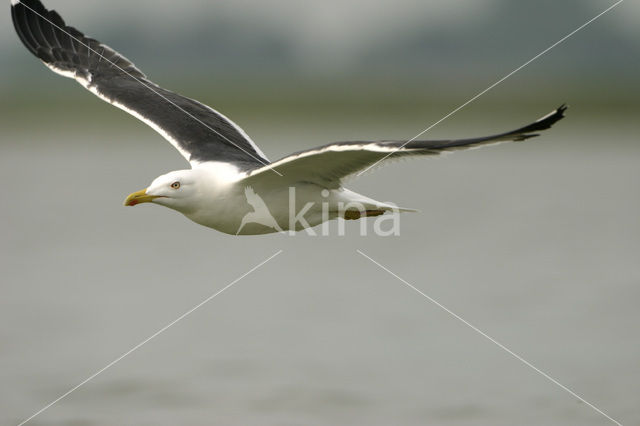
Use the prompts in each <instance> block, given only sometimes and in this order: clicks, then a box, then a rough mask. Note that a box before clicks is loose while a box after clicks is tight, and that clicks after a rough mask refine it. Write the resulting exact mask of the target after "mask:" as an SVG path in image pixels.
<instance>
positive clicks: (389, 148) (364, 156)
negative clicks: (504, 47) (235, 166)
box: [247, 105, 567, 188]
mask: <svg viewBox="0 0 640 426" xmlns="http://www.w3.org/2000/svg"><path fill="white" fill-rule="evenodd" d="M566 109H567V107H566V106H565V105H562V106H561V107H559V108H558V109H556V110H555V111H553V112H552V113H550V114H547V115H545V116H544V117H542V118H540V119H539V120H537V121H535V122H534V123H531V124H529V125H527V126H524V127H521V128H519V129H516V130H512V131H510V132H505V133H500V134H497V135H493V136H486V137H480V138H471V139H451V140H437V141H436V140H434V141H411V142H407V141H380V142H335V143H331V144H328V145H324V146H320V147H318V148H313V149H310V150H307V151H301V152H297V153H295V154H292V155H289V156H288V157H285V158H282V159H281V160H278V161H275V162H273V163H271V164H270V165H268V166H264V167H259V168H257V169H255V170H251V171H250V172H249V173H248V177H247V181H248V182H249V183H251V182H256V181H259V180H264V179H269V178H271V179H279V180H280V182H281V183H282V184H286V183H287V182H289V181H292V182H295V181H306V182H313V183H316V184H318V185H321V186H324V187H328V188H337V187H339V186H340V184H341V181H342V179H343V178H345V177H347V176H349V175H352V174H354V173H358V172H361V171H363V170H366V169H368V168H369V167H371V166H372V165H375V164H377V163H379V162H383V161H386V160H388V159H394V158H398V157H407V156H418V155H439V154H441V153H443V152H448V151H455V150H458V149H467V148H475V147H478V146H482V145H490V144H495V143H501V142H505V141H523V140H526V139H529V138H532V137H535V136H538V134H537V133H535V132H538V131H541V130H545V129H548V128H550V127H551V126H552V125H553V124H554V123H555V122H557V121H558V120H560V119H562V118H563V117H564V111H565V110H566ZM270 169H275V170H277V171H278V172H279V174H281V175H282V177H277V176H267V174H266V173H265V172H266V171H268V170H270ZM272 175H273V174H272Z"/></svg>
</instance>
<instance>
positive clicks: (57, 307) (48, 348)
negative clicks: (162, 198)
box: [0, 0, 640, 426]
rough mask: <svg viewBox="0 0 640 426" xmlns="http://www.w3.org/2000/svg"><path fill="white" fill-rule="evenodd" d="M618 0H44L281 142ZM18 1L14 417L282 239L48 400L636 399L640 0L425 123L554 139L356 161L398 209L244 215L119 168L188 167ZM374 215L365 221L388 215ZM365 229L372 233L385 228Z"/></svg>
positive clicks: (375, 132) (518, 409)
mask: <svg viewBox="0 0 640 426" xmlns="http://www.w3.org/2000/svg"><path fill="white" fill-rule="evenodd" d="M611 4H613V2H605V1H601V0H593V1H585V0H579V1H578V0H568V1H563V2H552V1H536V2H532V1H524V2H522V1H521V2H518V1H513V0H461V1H456V2H447V1H442V0H422V1H415V0H395V1H393V2H392V1H378V2H373V1H366V0H346V1H334V0H327V1H324V2H300V1H293V0H263V1H261V2H254V1H247V0H234V1H227V0H225V1H216V2H207V1H201V0H183V1H181V2H169V1H150V0H139V1H137V2H133V3H132V2H125V1H123V0H111V1H110V2H102V1H97V0H85V1H83V2H77V1H70V0H69V1H65V0H49V1H47V2H46V5H47V6H48V7H49V8H55V9H56V10H58V12H59V13H60V14H61V15H62V16H63V17H64V18H65V19H66V21H67V23H69V24H71V25H73V26H76V27H77V28H78V29H80V30H81V31H83V32H85V33H87V34H89V35H91V36H93V37H95V38H97V39H99V40H100V41H102V42H104V43H106V44H108V45H110V46H112V47H114V48H115V49H116V50H118V51H120V52H122V53H123V54H124V55H126V56H127V57H129V58H130V59H132V60H133V61H134V62H135V63H136V65H137V66H138V67H139V68H141V69H142V70H143V71H144V72H145V73H146V74H147V75H148V76H149V77H150V78H151V79H152V80H154V81H155V82H157V83H158V84H160V85H162V86H164V87H166V88H169V89H172V90H174V91H177V92H179V93H182V94H184V95H187V96H190V97H194V98H197V99H198V100H200V101H203V102H205V103H207V104H209V105H212V106H213V107H215V108H216V109H218V110H220V111H222V112H223V113H224V114H226V115H227V116H229V117H231V118H232V119H233V120H234V121H236V122H237V123H239V124H240V125H241V126H242V127H243V128H244V129H245V130H246V131H247V133H249V135H251V136H252V137H253V139H254V140H255V141H256V142H257V143H259V144H260V146H261V147H262V149H263V151H264V152H265V153H266V154H267V155H268V156H269V157H270V158H271V159H277V158H279V157H281V156H283V155H285V154H287V153H289V152H292V151H294V150H299V149H304V148H308V147H312V146H315V145H319V144H323V143H326V142H330V141H337V140H354V139H372V140H375V139H388V138H393V139H409V138H411V137H413V136H415V135H416V134H417V133H419V132H420V131H422V130H423V129H425V128H427V127H428V126H430V125H431V124H433V123H434V122H436V121H437V120H439V119H440V118H441V117H443V116H444V115H446V114H447V113H449V112H450V111H451V110H453V109H454V108H456V107H457V106H459V105H460V104H462V103H464V102H465V101H467V100H468V99H469V98H471V97H472V96H474V95H475V94H477V93H478V92H480V91H481V90H483V89H485V88H486V87H488V86H489V85H491V84H493V83H494V82H495V81H497V80H498V79H500V78H501V77H503V76H504V75H506V74H507V73H509V72H511V71H512V70H513V69H515V68H516V67H518V66H520V65H521V64H523V63H524V62H526V61H527V60H529V59H530V58H532V57H533V56H535V55H536V54H538V53H539V52H540V51H542V50H544V49H545V48H547V47H548V46H550V45H551V44H553V43H554V42H556V41H557V40H559V39H560V38H562V37H563V36H565V35H566V34H568V33H569V32H571V31H572V30H574V29H575V28H577V27H578V26H580V25H582V24H583V23H585V22H586V21H587V20H589V19H591V18H592V17H594V16H595V15H597V14H598V13H599V12H601V11H603V10H604V9H606V8H607V7H609V6H610V5H611ZM6 7H7V9H6V12H5V13H4V14H2V16H0V23H1V25H0V33H1V36H0V49H1V52H2V54H1V56H0V61H1V63H2V66H1V67H0V76H1V77H2V78H1V79H0V125H1V128H2V135H1V136H0V166H1V167H0V177H2V182H3V183H4V185H2V189H1V191H2V192H1V194H2V199H3V201H2V219H3V220H2V222H1V223H0V232H1V235H2V238H1V239H0V266H1V269H2V287H1V289H2V297H0V423H2V424H18V423H19V422H20V421H21V420H23V419H25V418H27V417H29V416H30V415H31V414H33V413H34V412H36V411H37V410H39V409H40V408H42V407H43V406H44V405H46V404H47V403H49V402H51V401H52V400H54V399H55V398H57V397H58V396H60V395H61V394H62V393H64V392H65V391H67V390H68V389H69V388H71V387H73V386H74V385H76V384H77V383H79V382H81V381H82V380H84V379H85V378H86V377H88V376H90V375H91V374H92V373H94V372H95V371H97V370H99V369H100V368H102V367H103V366H104V365H106V364H107V363H109V362H110V361H112V360H113V359H115V358H116V357H117V356H119V355H121V354H122V353H124V352H125V351H127V350H128V349H130V348H131V347H133V346H134V345H136V344H137V343H139V342H140V341H142V340H143V339H145V338H146V337H148V336H149V335H151V334H152V333H154V332H155V331H157V330H158V329H160V328H161V327H163V326H164V325H166V324H167V323H169V322H170V321H172V320H173V319H175V318H176V317H178V316H179V315H180V314H182V313H183V312H185V311H187V310H188V309H190V308H191V307H192V306H194V305H196V304H197V303H199V302H201V301H202V300H203V299H205V298H206V297H208V296H209V295H211V294H213V293H215V292H216V291H218V290H219V289H220V288H222V287H224V286H225V285H227V284H228V283H229V282H231V281H233V280H234V279H235V278H237V277H238V276H240V275H242V274H243V273H245V272H246V271H247V270H249V269H250V268H252V267H253V266H255V265H256V264H258V263H260V262H261V261H263V260H264V259H266V258H267V257H269V256H270V255H272V254H273V253H275V252H276V251H277V250H280V249H282V250H284V252H283V254H282V255H280V256H278V257H277V258H276V259H274V260H273V261H271V262H270V263H268V264H267V265H265V266H264V267H263V268H261V269H260V270H258V271H256V272H254V273H253V274H251V275H250V276H248V277H246V278H244V279H243V280H242V281H240V282H239V283H238V284H237V285H236V286H234V287H233V288H231V289H229V290H228V292H226V293H224V294H222V295H221V296H219V297H218V298H216V299H214V300H213V301H212V302H211V303H209V304H208V305H206V306H204V307H202V308H201V309H200V310H199V311H197V312H196V313H194V314H193V315H191V316H190V317H188V318H186V319H185V320H183V321H182V322H180V323H178V324H177V325H175V326H174V327H173V328H171V329H170V330H168V331H167V332H165V333H164V334H162V335H160V336H159V337H157V338H156V339H155V340H153V341H151V342H149V343H148V344H146V345H145V346H143V347H142V348H141V349H139V350H138V351H136V352H134V353H133V354H131V355H130V356H128V357H127V358H125V359H124V360H122V361H121V362H120V363H118V364H117V365H115V366H114V367H112V368H111V369H110V370H108V371H106V372H104V373H103V374H101V375H99V376H98V377H97V378H95V379H94V380H92V381H91V382H89V383H88V384H86V385H85V386H84V387H82V388H80V389H78V390H77V391H76V392H75V393H73V394H71V395H70V396H69V397H67V398H65V399H64V400H62V401H61V402H59V403H58V404H56V405H54V406H53V407H52V408H50V409H49V410H47V411H45V412H44V413H42V414H41V415H40V416H38V417H37V418H36V419H34V420H33V421H32V422H31V423H30V424H33V425H77V426H80V425H90V426H94V425H96V426H98V425H113V424H131V425H133V424H135V425H175V424H180V425H194V426H195V425H198V426H199V425H210V424H224V425H336V424H367V425H389V424H402V425H424V424H438V425H478V424H486V425H513V424H521V425H538V424H558V425H560V424H562V425H565V424H581V425H601V424H607V422H608V420H607V419H605V418H604V417H602V416H601V415H600V414H598V413H597V412H595V411H594V410H592V409H591V408H589V407H588V406H586V405H585V404H582V403H580V402H579V401H578V400H576V399H575V398H573V397H571V396H570V395H569V394H567V393H566V392H564V391H563V390H561V389H560V388H558V387H557V386H556V385H554V384H552V383H551V382H549V381H548V380H546V379H545V378H543V377H542V376H540V375H538V374H537V373H535V372H534V371H532V370H530V369H529V368H527V367H526V366H524V365H523V364H522V363H520V362H518V361H517V360H515V359H514V358H512V357H511V356H510V355H508V354H506V353H505V352H503V351H502V350H501V349H499V348H498V347H496V346H495V345H493V344H492V343H490V342H489V341H487V340H486V339H484V338H483V337H481V336H479V335H478V334H476V333H475V332H473V331H472V330H470V329H469V328H467V327H465V326H464V325H462V324H461V323H460V322H458V321H457V320H455V319H453V318H452V317H450V316H449V315H448V314H446V313H445V312H443V311H442V310H441V309H440V308H438V307H436V306H434V305H432V304H430V303H429V302H428V301H427V300H425V299H424V298H422V297H421V296H419V295H418V294H417V293H415V292H412V291H411V290H410V289H408V288H407V287H406V286H405V285H404V284H402V283H401V282H400V281H398V280H396V279H395V278H393V277H392V276H390V275H388V274H386V273H385V272H384V271H382V270H380V269H379V268H378V267H377V266H375V265H374V264H372V263H371V262H369V261H368V260H366V259H365V258H363V257H362V256H360V255H358V254H357V253H356V249H360V250H362V251H363V252H364V253H366V254H368V255H369V256H371V257H372V258H374V259H376V260H377V261H379V262H380V263H381V264H383V265H385V266H386V267H388V268H389V269H391V270H392V271H394V272H395V273H397V274H398V275H400V276H401V277H403V278H404V279H406V280H407V281H408V282H410V283H412V284H413V285H415V286H416V287H418V288H420V289H421V290H422V291H424V292H425V293H426V294H428V295H430V296H431V297H433V298H435V299H436V300H438V301H440V302H441V303H443V304H444V305H445V306H447V307H449V308H450V309H452V310H453V311H454V312H456V313H458V314H459V315H461V316H462V317H464V318H465V319H467V320H469V321H470V322H471V323H473V324H475V325H476V326H478V327H479V328H480V329H482V330H484V331H485V332H487V333H488V334H490V335H491V336H493V337H495V338H496V339H497V340H499V341H500V342H502V343H503V344H505V345H506V346H507V347H509V348H511V349H512V350H514V351H515V352H517V353H519V354H521V355H522V356H523V357H524V358H525V359H527V360H529V361H530V362H532V363H533V364H535V365H536V366H538V367H539V368H541V369H542V370H544V371H546V372H547V373H549V374H550V375H551V376H553V377H554V378H556V379H557V380H559V381H560V382H561V383H563V384H564V385H566V386H568V387H569V388H571V389H573V390H574V391H575V392H577V393H578V394H580V395H581V396H583V397H584V398H585V399H586V400H588V401H590V402H591V403H593V404H595V405H596V406H598V407H599V408H600V409H602V410H603V411H605V412H607V413H608V414H609V415H611V416H612V417H613V418H615V419H616V420H618V421H620V422H621V423H623V424H629V425H631V424H640V413H639V412H638V410H637V396H638V394H639V393H640V385H638V383H640V363H639V362H638V360H639V359H640V340H639V337H638V332H637V325H638V323H639V321H640V312H639V311H638V309H637V300H638V298H639V297H640V288H639V281H640V268H639V267H638V259H639V258H640V256H639V255H640V221H639V219H638V218H639V217H640V200H639V195H638V183H639V182H640V167H638V166H639V165H640V142H639V141H638V130H640V129H639V128H638V113H639V112H640V104H639V103H638V99H639V96H640V81H639V80H638V71H639V70H640V30H639V29H638V25H637V22H638V20H639V19H640V3H638V2H633V1H626V2H624V3H622V4H621V5H619V6H618V7H617V8H615V9H613V10H612V11H611V12H610V13H608V14H606V15H604V16H603V17H602V18H600V19H599V20H597V21H595V22H594V23H593V24H591V25H589V26H588V27H586V28H585V29H584V30H582V31H581V32H579V33H578V34H576V35H575V36H573V37H572V38H570V39H569V40H567V41H566V42H565V43H563V44H561V45H559V46H557V47H556V48H555V49H554V50H552V51H550V52H549V53H547V54H546V55H544V56H542V57H541V58H539V59H538V60H536V61H535V62H533V63H532V64H530V65H529V66H527V67H526V68H524V69H523V70H521V71H520V72H518V73H517V74H515V75H514V76H512V77H511V78H510V79H508V80H507V81H505V82H504V83H502V84H501V85H499V86H498V87H496V88H495V89H493V90H492V91H491V92H489V93H487V94H486V95H484V96H482V97H481V98H480V99H478V100H477V101H475V102H474V103H473V104H471V105H469V106H467V107H466V108H465V109H463V110H462V111H460V112H459V113H457V114H455V115H454V116H452V117H451V118H449V119H448V120H446V121H444V122H443V123H441V124H440V125H438V126H437V127H435V128H434V129H433V130H431V131H430V132H428V133H427V134H426V135H425V136H424V137H425V138H441V137H466V136H479V135H484V134H491V133H494V132H498V131H504V130H509V129H512V128H514V127H517V126H519V125H522V124H525V123H528V122H530V121H532V120H534V119H536V118H538V117H540V116H542V115H544V114H546V113H547V112H550V111H551V110H552V109H553V108H555V107H557V106H558V105H559V104H561V103H563V102H567V103H569V104H570V106H571V108H570V109H569V110H568V112H567V118H566V119H565V120H563V121H562V122H560V123H558V124H557V125H556V126H555V127H554V128H553V129H552V130H550V131H547V132H545V133H544V135H543V136H542V137H540V138H537V139H534V140H532V141H530V142H527V143H525V144H507V145H501V146H499V147H490V148H487V149H483V150H474V151H469V152H460V153H456V154H455V155H452V156H449V157H447V158H446V159H441V160H435V161H434V160H423V161H412V162H402V163H399V164H391V165H390V166H388V167H386V168H383V169H380V170H377V171H376V172H375V173H372V174H367V175H365V176H363V177H361V178H360V179H358V180H354V181H353V182H351V183H350V185H349V187H350V188H351V189H354V190H356V191H358V192H362V193H364V194H367V195H370V196H372V197H373V198H376V199H380V200H390V201H394V202H396V203H398V204H400V205H402V206H407V207H413V208H416V209H419V210H420V211H421V212H420V213H417V214H407V215H403V216H402V218H401V235H400V236H399V237H393V238H382V237H376V236H374V235H369V236H361V235H359V230H360V225H359V224H358V223H348V224H347V236H346V237H337V236H330V237H309V236H307V235H305V234H304V233H302V234H299V235H298V236H296V237H293V238H292V237H286V236H281V235H270V236H262V237H244V238H236V237H231V236H227V235H223V234H220V233H217V232H215V231H213V230H210V229H207V228H203V227H200V226H198V225H196V224H194V223H191V222H189V221H188V220H186V219H185V218H183V217H181V216H180V215H179V214H177V213H175V212H172V211H170V210H168V209H162V208H159V207H156V206H141V207H137V208H135V209H128V208H124V207H122V201H123V199H124V198H125V196H126V195H127V194H129V193H130V192H132V191H134V190H138V189H140V188H143V187H145V186H146V185H147V184H148V183H149V182H150V181H151V180H152V179H153V178H155V177H156V176H158V175H160V174H162V173H165V172H167V171H170V170H175V169H180V168H184V167H186V163H185V162H184V160H183V159H182V157H180V156H179V155H177V153H176V152H175V150H174V149H173V148H172V147H171V146H170V145H169V144H168V143H166V142H165V141H164V140H163V139H162V138H161V137H160V136H158V135H156V134H155V133H154V132H153V131H152V130H151V129H149V128H147V127H146V126H144V125H143V124H142V123H139V122H138V121H136V120H135V119H133V118H131V117H129V116H127V115H126V114H125V113H123V112H121V111H119V110H117V109H115V108H113V107H111V106H109V105H107V104H105V103H103V102H101V101H100V100H98V99H97V98H95V97H93V96H92V95H91V94H89V93H87V92H85V91H84V90H82V88H81V87H79V86H78V85H77V84H76V83H75V82H73V81H72V80H68V79H63V78H61V77H59V76H57V75H55V74H53V73H51V72H50V71H49V70H47V69H46V68H45V67H44V66H42V65H41V64H40V63H39V62H38V61H37V60H36V59H35V58H33V57H31V55H30V54H29V53H28V52H27V51H26V50H25V49H24V48H23V47H22V45H21V44H20V43H19V41H18V38H17V36H16V35H15V33H14V31H13V27H12V25H11V21H10V14H9V10H8V9H9V7H8V5H7V6H6ZM368 225H369V230H370V231H372V229H373V227H372V223H369V224H368ZM370 234H372V232H370Z"/></svg>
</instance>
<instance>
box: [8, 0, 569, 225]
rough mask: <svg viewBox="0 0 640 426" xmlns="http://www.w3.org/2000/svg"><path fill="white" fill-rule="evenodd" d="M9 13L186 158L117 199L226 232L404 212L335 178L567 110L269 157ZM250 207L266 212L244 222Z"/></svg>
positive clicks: (207, 114)
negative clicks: (486, 127) (434, 136)
mask: <svg viewBox="0 0 640 426" xmlns="http://www.w3.org/2000/svg"><path fill="white" fill-rule="evenodd" d="M11 14H12V18H13V24H14V26H15V29H16V32H17V33H18V36H19V37H20V40H22V42H23V43H24V45H25V46H26V47H27V49H28V50H29V51H30V52H31V53H33V54H34V55H35V56H37V57H38V58H39V59H41V60H42V61H43V62H44V64H45V65H46V66H47V67H49V68H50V69H51V70H52V71H54V72H55V73H57V74H60V75H63V76H65V77H70V78H73V79H75V80H76V81H77V82H78V83H80V84H81V85H82V86H84V87H85V88H86V89H88V90H89V91H91V92H92V93H93V94H94V95H96V96H98V97H99V98H100V99H102V100H104V101H106V102H109V103H110V104H112V105H114V106H116V107H118V108H120V109H122V110H124V111H126V112H127V113H129V114H131V115H133V116H134V117H136V118H138V119H139V120H141V121H143V122H144V123H146V124H147V125H149V126H150V127H151V128H153V129H154V130H155V131H156V132H158V133H160V135H162V136H163V137H164V138H165V139H167V140H168V141H169V142H170V143H171V145H173V146H174V147H175V148H176V149H177V150H178V152H180V154H182V155H183V156H184V157H185V158H186V159H187V161H188V162H189V163H190V165H191V169H188V170H179V171H172V172H170V173H167V174H165V175H162V176H160V177H158V178H156V179H155V180H154V181H153V182H152V183H151V185H149V186H148V187H147V188H146V189H143V190H141V191H138V192H134V193H132V194H131V195H129V196H128V197H127V199H126V200H125V205H127V206H134V205H136V204H141V203H149V202H151V203H154V204H159V205H162V206H165V207H169V208H171V209H174V210H177V211H178V212H180V213H182V214H184V215H185V216H186V217H187V218H189V219H191V220H192V221H194V222H196V223H199V224H201V225H204V226H207V227H210V228H214V229H216V230H218V231H221V232H224V233H227V234H231V235H238V234H240V235H255V234H266V233H271V232H278V231H280V230H285V231H286V230H289V231H296V230H301V229H305V228H307V227H313V226H316V225H319V224H321V223H323V222H324V221H327V220H331V219H336V218H339V217H340V218H343V219H359V218H362V217H366V216H378V215H381V214H384V213H386V212H397V211H408V209H398V208H397V207H396V206H395V205H392V204H391V203H382V202H379V201H376V200H373V199H371V198H368V197H365V196H364V195H361V194H357V193H355V192H353V191H350V190H348V189H346V188H344V187H343V181H344V179H345V178H346V177H348V176H352V175H354V174H356V173H361V172H362V171H364V170H368V169H369V168H371V167H372V166H374V165H377V164H378V163H380V162H385V161H387V160H389V159H397V158H400V157H410V156H437V155H439V154H441V153H443V152H448V151H454V150H458V149H465V148H475V147H478V146H481V145H488V144H494V143H500V142H506V141H524V140H526V139H529V138H532V137H534V136H538V134H537V133H536V132H539V131H542V130H545V129H548V128H550V127H551V126H552V125H553V124H554V123H555V122H557V121H558V120H560V119H562V118H563V116H564V111H565V109H566V106H564V105H563V106H561V107H559V108H557V109H556V110H555V111H553V112H551V113H550V114H548V115H545V116H544V117H542V118H540V119H539V120H537V121H535V122H533V123H532V124H529V125H527V126H524V127H521V128H519V129H516V130H513V131H510V132H505V133H501V134H497V135H493V136H487V137H477V138H469V139H450V140H410V141H394V140H386V141H352V142H334V143H330V144H327V145H324V146H320V147H317V148H312V149H308V150H304V151H300V152H296V153H294V154H291V155H289V156H287V157H284V158H282V159H280V160H277V161H273V162H271V161H269V160H268V159H267V157H266V156H265V154H264V153H263V152H262V151H261V150H260V148H258V146H257V145H256V144H255V143H254V142H253V141H252V140H251V138H250V137H249V136H248V135H247V134H246V133H245V132H244V131H243V130H242V129H241V128H240V127H239V126H238V125H237V124H235V123H234V122H233V121H231V120H230V119H229V118H227V117H225V116H224V115H222V114H221V113H220V112H218V111H216V110H214V109H212V108H210V107H208V106H206V105H204V104H202V103H200V102H198V101H195V100H193V99H189V98H187V97H184V96H181V95H178V94H176V93H173V92H170V91H168V90H166V89H163V88H162V87H160V86H158V85H156V84H155V83H153V82H152V81H150V80H149V79H147V77H146V75H145V74H143V73H142V71H140V70H139V69H138V68H136V66H135V65H134V64H133V63H132V62H131V61H129V60H128V59H127V58H125V57H124V56H122V55H121V54H119V53H118V52H116V51H115V50H113V49H111V48H110V47H108V46H107V45H105V44H102V43H101V42H99V41H97V40H95V39H92V38H90V37H87V36H85V35H84V34H83V33H81V32H80V31H78V30H76V29H75V28H73V27H71V26H68V25H67V24H65V22H64V20H63V19H62V18H61V17H60V15H58V13H56V12H55V11H53V10H47V9H46V8H45V6H44V5H43V4H42V2H40V1H39V0H11ZM249 188H251V189H249ZM248 194H249V195H251V197H249V196H248ZM249 198H251V199H249ZM257 198H259V199H260V200H261V201H258V200H257ZM256 205H259V206H261V208H260V210H261V211H262V212H265V214H268V215H269V217H266V216H264V215H263V216H264V217H262V216H261V217H262V218H261V219H259V220H256V221H252V220H251V218H253V217H254V216H255V215H256V214H257V213H258V212H257V211H255V208H254V207H252V206H256ZM262 206H264V208H262ZM252 212H254V213H255V214H252ZM247 215H248V216H247ZM243 219H244V220H243ZM274 220H275V222H274Z"/></svg>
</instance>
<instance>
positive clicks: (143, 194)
mask: <svg viewBox="0 0 640 426" xmlns="http://www.w3.org/2000/svg"><path fill="white" fill-rule="evenodd" d="M156 198H158V196H157V195H148V194H147V190H146V189H141V190H140V191H138V192H134V193H133V194H130V195H129V196H128V197H127V199H126V200H124V205H125V206H135V205H136V204H142V203H150V202H151V201H153V200H155V199H156Z"/></svg>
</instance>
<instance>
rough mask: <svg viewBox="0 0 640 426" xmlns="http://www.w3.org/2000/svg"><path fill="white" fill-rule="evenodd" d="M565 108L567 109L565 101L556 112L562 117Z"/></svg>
mask: <svg viewBox="0 0 640 426" xmlns="http://www.w3.org/2000/svg"><path fill="white" fill-rule="evenodd" d="M567 109H569V105H568V104H567V103H566V102H565V103H563V104H562V105H560V106H559V107H558V108H557V109H556V112H557V113H559V114H561V115H562V116H563V117H564V115H563V114H564V112H565V111H566V110H567Z"/></svg>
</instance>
